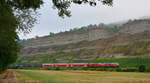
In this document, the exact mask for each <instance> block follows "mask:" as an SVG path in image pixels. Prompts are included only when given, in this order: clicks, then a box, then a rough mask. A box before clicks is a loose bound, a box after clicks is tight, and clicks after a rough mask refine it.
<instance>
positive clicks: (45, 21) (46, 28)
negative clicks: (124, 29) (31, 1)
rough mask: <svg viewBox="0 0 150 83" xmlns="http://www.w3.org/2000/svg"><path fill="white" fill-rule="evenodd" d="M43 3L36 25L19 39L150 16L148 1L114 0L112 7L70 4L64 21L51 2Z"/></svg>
mask: <svg viewBox="0 0 150 83" xmlns="http://www.w3.org/2000/svg"><path fill="white" fill-rule="evenodd" d="M44 1H45V4H44V5H43V6H42V7H41V9H39V10H38V11H39V12H40V13H41V15H40V17H39V18H38V24H35V26H34V27H33V29H32V31H31V32H30V33H29V34H27V35H20V38H21V39H23V38H25V39H26V38H32V37H35V36H44V35H48V34H49V32H54V33H57V32H60V31H66V30H69V29H72V28H76V27H82V26H86V25H89V24H99V23H106V24H109V23H112V22H118V21H124V20H128V19H138V18H140V17H143V16H150V0H114V4H113V7H110V6H106V5H102V4H98V5H97V6H96V7H91V6H89V5H75V4H72V5H71V8H70V10H71V14H72V16H71V17H70V18H68V17H66V18H65V19H62V18H61V17H59V16H58V15H57V10H54V9H52V2H51V0H44Z"/></svg>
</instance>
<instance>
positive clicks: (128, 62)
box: [17, 55, 150, 68]
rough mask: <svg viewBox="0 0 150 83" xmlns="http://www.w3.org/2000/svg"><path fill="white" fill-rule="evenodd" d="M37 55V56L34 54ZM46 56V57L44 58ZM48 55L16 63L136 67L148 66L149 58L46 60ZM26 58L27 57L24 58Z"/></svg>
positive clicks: (149, 63)
mask: <svg viewBox="0 0 150 83" xmlns="http://www.w3.org/2000/svg"><path fill="white" fill-rule="evenodd" d="M36 57H37V56H36ZM45 57H46V58H45ZM47 57H48V55H44V56H41V58H40V59H41V61H40V60H39V62H36V63H32V62H30V60H38V59H37V58H32V57H31V58H29V59H30V60H29V61H28V62H26V63H20V62H18V63H17V64H42V63H61V62H64V63H113V62H114V63H115V62H116V63H119V64H120V67H138V66H140V65H145V66H146V67H148V68H150V58H106V59H93V60H64V61H56V60H55V59H54V58H53V59H52V60H51V61H48V60H47ZM26 60H27V58H26Z"/></svg>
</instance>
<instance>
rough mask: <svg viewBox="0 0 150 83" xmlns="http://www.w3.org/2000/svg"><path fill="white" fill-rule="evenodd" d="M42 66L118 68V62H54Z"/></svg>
mask: <svg viewBox="0 0 150 83" xmlns="http://www.w3.org/2000/svg"><path fill="white" fill-rule="evenodd" d="M42 67H51V68H80V67H88V68H118V67H119V64H118V63H54V64H42Z"/></svg>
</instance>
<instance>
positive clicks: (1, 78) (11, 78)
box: [0, 70, 17, 83]
mask: <svg viewBox="0 0 150 83" xmlns="http://www.w3.org/2000/svg"><path fill="white" fill-rule="evenodd" d="M0 83H17V82H16V80H15V73H14V72H13V71H11V70H7V71H5V72H4V73H3V74H1V75H0Z"/></svg>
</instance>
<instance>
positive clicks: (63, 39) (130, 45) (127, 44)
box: [17, 20, 150, 63]
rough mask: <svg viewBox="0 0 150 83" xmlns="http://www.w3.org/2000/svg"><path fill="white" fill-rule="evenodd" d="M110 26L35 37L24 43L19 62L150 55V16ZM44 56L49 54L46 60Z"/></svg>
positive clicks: (145, 56) (146, 56)
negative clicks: (146, 18) (119, 25)
mask: <svg viewBox="0 0 150 83" xmlns="http://www.w3.org/2000/svg"><path fill="white" fill-rule="evenodd" d="M114 28H115V27H114ZM84 29H85V28H84ZM110 29H112V28H109V29H108V26H101V27H96V28H94V29H91V28H90V29H86V30H84V31H80V30H76V31H73V32H68V33H61V34H55V35H53V36H46V37H39V38H36V39H31V40H29V41H27V42H25V43H24V48H22V50H21V52H20V58H19V59H18V62H17V63H28V62H30V63H40V62H42V63H45V62H64V61H65V62H66V61H67V62H69V61H70V60H87V59H88V60H94V59H103V58H137V57H138V58H150V36H149V35H150V20H135V21H131V22H128V23H125V24H123V25H122V26H121V27H119V29H118V28H117V30H116V31H113V30H114V29H112V30H110ZM35 57H41V58H40V59H37V58H35ZM44 57H45V58H46V57H47V60H45V62H43V61H42V60H44ZM31 59H32V60H31Z"/></svg>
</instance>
